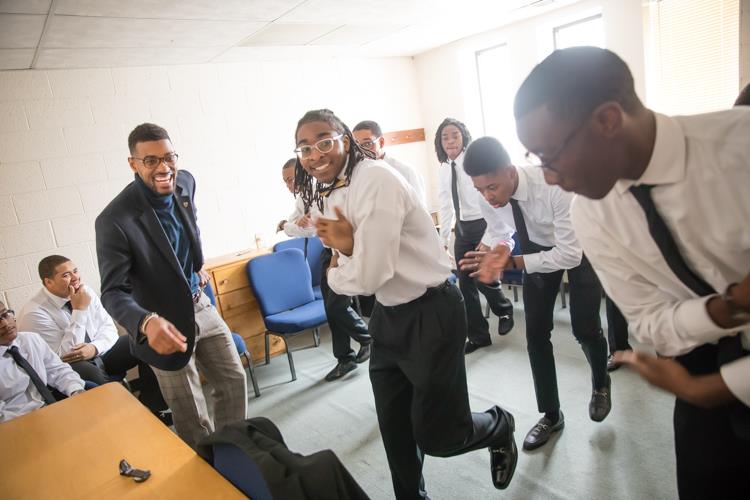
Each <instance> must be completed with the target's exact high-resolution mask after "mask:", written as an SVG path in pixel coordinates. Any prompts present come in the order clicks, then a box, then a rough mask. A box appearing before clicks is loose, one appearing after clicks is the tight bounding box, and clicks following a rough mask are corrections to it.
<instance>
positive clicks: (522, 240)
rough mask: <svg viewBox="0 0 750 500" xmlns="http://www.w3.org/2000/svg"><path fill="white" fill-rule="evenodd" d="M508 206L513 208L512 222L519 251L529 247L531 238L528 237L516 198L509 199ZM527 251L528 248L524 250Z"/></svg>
mask: <svg viewBox="0 0 750 500" xmlns="http://www.w3.org/2000/svg"><path fill="white" fill-rule="evenodd" d="M510 208H511V209H513V222H515V223H516V232H517V233H518V243H519V244H520V245H521V251H522V252H523V251H525V250H524V249H525V248H529V247H530V246H531V245H530V244H529V243H531V240H530V239H529V231H528V229H526V220H524V218H523V213H522V212H521V207H520V206H518V200H517V199H515V198H511V199H510ZM526 251H528V250H526Z"/></svg>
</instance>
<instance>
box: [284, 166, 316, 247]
mask: <svg viewBox="0 0 750 500" xmlns="http://www.w3.org/2000/svg"><path fill="white" fill-rule="evenodd" d="M296 165H297V158H290V159H288V160H287V161H286V163H284V166H283V167H281V176H282V178H283V179H284V184H286V188H287V189H288V190H289V192H290V193H292V195H293V196H294V211H293V212H292V214H291V215H290V216H289V218H287V219H285V220H282V221H281V222H279V224H278V226H276V232H279V231H284V234H286V235H287V236H289V237H291V238H309V237H311V236H315V226H314V225H313V223H312V216H311V215H310V207H307V208H305V202H304V200H302V197H301V196H298V195H297V194H295V193H294V176H295V166H296Z"/></svg>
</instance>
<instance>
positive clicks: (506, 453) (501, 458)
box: [489, 410, 518, 490]
mask: <svg viewBox="0 0 750 500" xmlns="http://www.w3.org/2000/svg"><path fill="white" fill-rule="evenodd" d="M503 413H504V414H505V418H506V419H507V421H508V435H509V436H508V439H507V441H506V442H505V444H504V445H503V446H500V447H497V448H496V447H492V446H491V447H490V448H489V450H490V473H491V474H492V484H493V485H494V486H495V488H497V489H499V490H504V489H505V488H507V487H508V485H509V484H510V480H511V479H513V473H514V472H515V471H516V464H517V463H518V448H517V447H516V440H515V439H514V438H513V431H514V430H515V429H516V424H515V421H514V420H513V415H511V414H510V413H509V412H507V411H505V410H503Z"/></svg>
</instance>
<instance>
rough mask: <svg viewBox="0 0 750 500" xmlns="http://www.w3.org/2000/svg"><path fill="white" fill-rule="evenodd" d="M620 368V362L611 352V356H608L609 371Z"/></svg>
mask: <svg viewBox="0 0 750 500" xmlns="http://www.w3.org/2000/svg"><path fill="white" fill-rule="evenodd" d="M618 368H620V363H618V362H617V361H615V357H614V355H612V354H610V355H609V357H608V358H607V371H608V372H613V371H615V370H617V369H618Z"/></svg>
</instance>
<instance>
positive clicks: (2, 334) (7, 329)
mask: <svg viewBox="0 0 750 500" xmlns="http://www.w3.org/2000/svg"><path fill="white" fill-rule="evenodd" d="M17 335H18V331H17V330H16V317H15V316H14V315H13V314H12V313H10V312H9V311H8V308H7V307H5V304H3V303H2V302H0V345H10V343H11V342H13V341H14V340H15V339H16V336H17Z"/></svg>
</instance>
